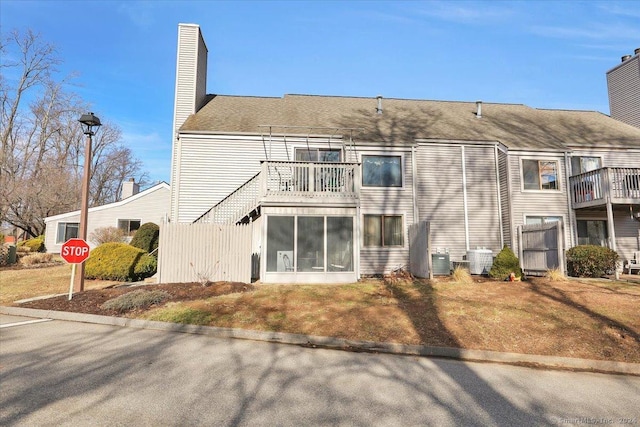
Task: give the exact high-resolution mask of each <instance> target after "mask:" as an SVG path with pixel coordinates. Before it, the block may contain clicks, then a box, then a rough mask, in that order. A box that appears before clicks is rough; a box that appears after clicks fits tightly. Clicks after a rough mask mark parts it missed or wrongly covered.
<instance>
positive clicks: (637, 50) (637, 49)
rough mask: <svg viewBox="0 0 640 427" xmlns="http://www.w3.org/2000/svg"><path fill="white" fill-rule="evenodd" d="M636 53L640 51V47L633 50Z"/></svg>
mask: <svg viewBox="0 0 640 427" xmlns="http://www.w3.org/2000/svg"><path fill="white" fill-rule="evenodd" d="M633 53H634V55H637V54H639V53H640V47H637V48H636V50H634V51H633Z"/></svg>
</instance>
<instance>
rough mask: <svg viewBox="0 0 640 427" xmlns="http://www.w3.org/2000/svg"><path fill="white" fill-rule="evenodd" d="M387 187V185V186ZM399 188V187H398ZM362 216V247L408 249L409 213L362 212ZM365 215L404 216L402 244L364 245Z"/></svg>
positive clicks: (379, 249) (386, 249) (389, 249)
mask: <svg viewBox="0 0 640 427" xmlns="http://www.w3.org/2000/svg"><path fill="white" fill-rule="evenodd" d="M385 188H387V187H385ZM396 188H398V187H396ZM361 215H362V218H361V220H360V248H361V249H365V250H376V251H381V250H382V251H391V250H398V249H406V248H407V247H408V244H409V242H408V241H407V240H408V237H409V236H408V233H407V230H408V228H407V214H406V213H405V212H362V213H361ZM365 215H374V216H380V215H383V216H399V217H402V246H365V245H364V225H365V224H364V217H365Z"/></svg>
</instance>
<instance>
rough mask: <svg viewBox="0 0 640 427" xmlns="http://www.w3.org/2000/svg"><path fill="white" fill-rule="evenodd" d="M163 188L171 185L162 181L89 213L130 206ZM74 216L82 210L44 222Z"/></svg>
mask: <svg viewBox="0 0 640 427" xmlns="http://www.w3.org/2000/svg"><path fill="white" fill-rule="evenodd" d="M161 188H166V189H167V190H169V184H167V183H166V182H164V181H162V182H160V183H158V184H156V185H154V186H153V187H149V188H147V189H146V190H144V191H141V192H139V193H138V194H135V195H133V196H131V197H127V198H126V199H122V200H119V201H117V202H113V203H108V204H106V205H101V206H95V207H93V208H89V210H88V212H89V213H91V212H99V211H102V210H105V209H110V208H115V207H117V206H123V205H126V204H128V203H129V202H133V201H134V200H138V199H140V198H142V197H144V196H146V195H149V194H151V193H153V192H154V191H157V190H160V189H161ZM74 215H80V210H77V211H72V212H66V213H62V214H58V215H54V216H48V217H46V218H45V219H44V222H45V223H46V222H51V221H58V220H61V219H64V218H67V217H71V216H74Z"/></svg>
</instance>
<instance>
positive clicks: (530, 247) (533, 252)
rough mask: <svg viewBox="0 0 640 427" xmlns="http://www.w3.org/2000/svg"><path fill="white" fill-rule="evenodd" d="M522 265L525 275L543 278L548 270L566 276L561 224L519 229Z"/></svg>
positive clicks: (553, 223) (532, 225)
mask: <svg viewBox="0 0 640 427" xmlns="http://www.w3.org/2000/svg"><path fill="white" fill-rule="evenodd" d="M518 235H519V237H520V239H519V240H520V245H519V247H520V265H521V266H522V270H523V271H524V273H525V274H527V275H530V276H542V275H544V274H545V273H546V271H547V270H553V269H556V268H557V269H559V270H560V271H561V272H562V274H565V268H564V266H565V260H564V249H563V242H564V239H563V236H564V232H563V227H562V223H561V222H552V223H547V224H529V225H522V226H520V227H518Z"/></svg>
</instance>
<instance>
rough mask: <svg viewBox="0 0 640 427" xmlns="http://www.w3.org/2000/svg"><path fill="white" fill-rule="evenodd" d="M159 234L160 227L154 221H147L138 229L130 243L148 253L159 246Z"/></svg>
mask: <svg viewBox="0 0 640 427" xmlns="http://www.w3.org/2000/svg"><path fill="white" fill-rule="evenodd" d="M159 236H160V227H158V225H157V224H154V223H153V222H146V223H144V224H142V225H141V226H140V228H139V229H138V231H136V234H134V236H133V239H131V243H129V244H130V245H131V246H134V247H136V248H140V249H142V250H143V251H145V252H147V253H151V252H153V251H154V250H155V249H156V248H157V247H158V238H159Z"/></svg>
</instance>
